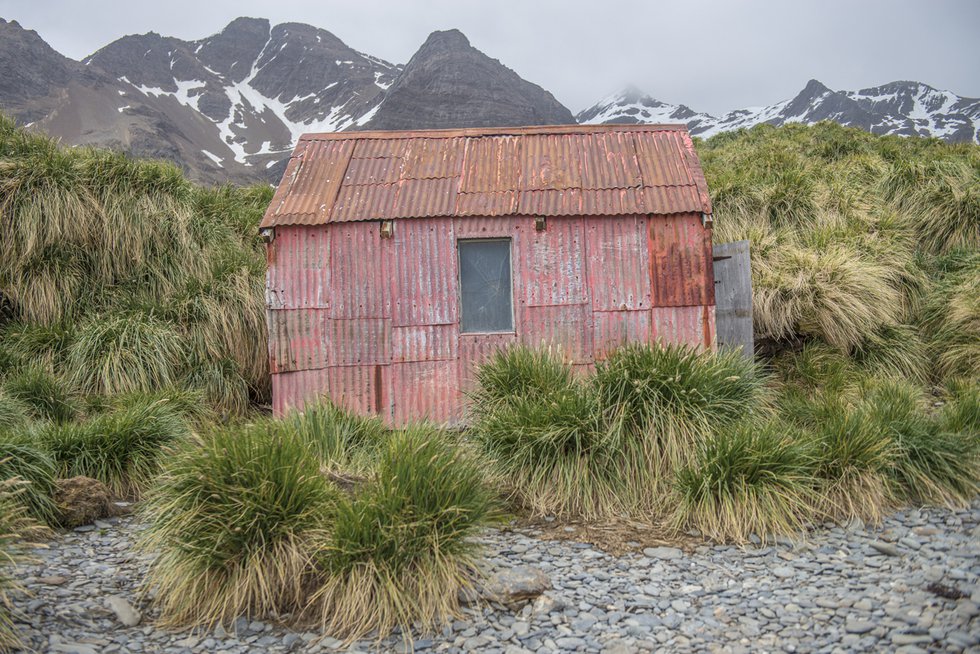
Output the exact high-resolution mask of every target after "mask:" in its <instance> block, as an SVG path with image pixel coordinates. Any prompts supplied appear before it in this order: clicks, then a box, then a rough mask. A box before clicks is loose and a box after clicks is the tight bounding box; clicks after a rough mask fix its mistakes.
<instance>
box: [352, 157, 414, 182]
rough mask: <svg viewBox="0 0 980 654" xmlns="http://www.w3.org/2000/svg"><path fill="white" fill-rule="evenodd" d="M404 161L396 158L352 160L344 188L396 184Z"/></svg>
mask: <svg viewBox="0 0 980 654" xmlns="http://www.w3.org/2000/svg"><path fill="white" fill-rule="evenodd" d="M401 164H402V160H401V159H395V158H390V157H389V158H376V159H357V158H354V159H351V160H350V163H349V164H348V165H347V174H346V175H344V186H345V187H347V186H362V185H374V184H394V183H395V182H397V181H398V177H399V174H400V169H401Z"/></svg>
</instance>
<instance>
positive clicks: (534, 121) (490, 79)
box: [0, 17, 980, 183]
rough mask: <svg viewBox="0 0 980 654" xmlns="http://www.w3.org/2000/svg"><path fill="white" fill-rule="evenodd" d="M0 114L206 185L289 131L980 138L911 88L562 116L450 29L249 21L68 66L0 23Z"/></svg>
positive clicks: (290, 136)
mask: <svg viewBox="0 0 980 654" xmlns="http://www.w3.org/2000/svg"><path fill="white" fill-rule="evenodd" d="M0 109H2V110H3V111H5V112H7V113H9V114H11V115H12V116H13V117H14V118H15V120H17V121H18V122H20V123H21V124H25V125H30V126H31V127H32V128H34V129H38V130H42V131H45V132H47V133H49V134H50V135H52V136H54V137H56V138H58V139H60V140H61V141H62V142H64V143H66V144H68V145H93V146H98V147H109V148H114V149H120V150H124V151H127V152H130V153H131V154H133V155H135V156H142V157H151V158H163V159H169V160H171V161H174V162H177V163H178V164H179V165H181V166H182V167H183V168H184V170H185V172H187V174H188V175H189V176H191V177H192V178H194V179H196V180H198V181H203V182H208V183H223V182H228V181H231V182H236V183H250V182H255V181H266V182H275V181H278V179H279V177H281V175H282V172H283V170H284V164H285V160H286V159H287V158H288V155H289V152H290V151H291V150H292V148H293V146H294V145H295V143H296V141H297V139H298V138H299V136H300V134H302V133H306V132H334V131H342V130H359V129H425V128H449V127H491V126H518V125H542V124H559V123H574V122H580V123H615V122H644V123H663V122H672V123H685V124H686V125H687V126H688V129H689V130H690V131H691V133H692V135H695V136H702V137H710V136H712V135H713V134H717V133H720V132H723V131H729V130H734V129H739V128H742V127H751V126H753V125H757V124H761V123H769V124H777V125H778V124H785V123H787V122H803V123H812V122H817V121H819V120H834V121H836V122H840V123H842V124H845V125H851V126H854V127H859V128H861V129H865V130H867V131H871V132H874V133H889V134H901V135H905V136H913V135H916V136H939V137H940V138H945V139H946V140H949V141H974V142H980V130H978V129H977V127H978V124H980V101H978V100H975V99H971V98H963V97H960V96H958V95H956V94H954V93H951V92H948V91H939V90H937V89H934V88H932V87H930V86H928V85H925V84H921V83H919V82H908V81H896V82H890V83H888V84H883V85H880V86H877V87H869V88H866V89H860V90H858V91H834V90H832V89H830V88H828V87H827V86H826V85H824V84H822V83H821V82H819V81H817V80H810V81H809V82H808V83H807V85H806V86H805V87H804V89H803V90H802V91H800V93H798V94H797V95H796V96H794V97H793V98H790V99H787V100H783V101H781V102H778V103H774V104H772V105H768V106H764V107H750V108H745V109H737V110H734V111H730V112H728V113H726V114H725V115H724V116H721V117H716V116H712V115H710V114H707V113H704V112H698V111H696V110H694V109H692V108H691V107H689V106H687V105H683V104H671V103H667V102H662V101H660V100H657V99H654V98H653V97H652V96H650V95H648V94H646V93H644V92H643V91H641V90H640V89H638V88H636V87H630V88H627V89H625V90H624V91H621V92H619V93H617V94H613V95H612V96H609V97H607V98H605V99H603V100H601V101H599V102H598V103H596V104H595V105H593V106H592V107H589V108H588V109H585V110H583V111H580V112H579V113H578V114H577V115H574V116H573V114H572V112H570V111H569V110H568V109H567V108H566V107H564V106H563V105H562V104H561V103H560V102H559V101H558V100H557V99H555V97H554V96H553V95H552V94H551V93H549V92H548V91H547V90H545V89H544V88H542V87H541V86H539V85H537V84H534V83H532V82H530V81H527V80H525V79H523V78H522V77H521V76H520V75H519V74H518V73H517V72H515V71H514V70H512V69H510V68H508V67H507V66H506V65H504V64H503V63H501V62H500V61H498V60H496V59H493V58H492V57H490V56H488V55H486V54H484V53H483V52H481V51H479V50H478V49H476V48H474V47H473V46H472V45H471V44H470V42H469V40H468V39H467V37H466V36H465V35H464V34H463V33H462V32H460V31H459V30H445V31H436V32H432V33H431V34H430V35H429V37H428V38H427V39H426V40H425V42H424V43H423V44H422V45H421V46H420V47H419V49H418V51H416V53H415V54H414V55H413V56H412V58H411V59H410V60H409V61H408V62H407V63H406V64H404V65H401V64H393V63H391V62H388V61H385V60H383V59H380V58H378V57H374V56H372V55H370V54H366V53H362V52H359V51H357V50H355V49H353V48H351V47H350V46H348V45H347V44H346V43H344V41H343V40H341V39H340V38H339V37H337V36H336V35H334V34H332V33H331V32H329V31H327V30H324V29H321V28H318V27H314V26H311V25H307V24H304V23H295V22H293V23H280V24H277V25H273V24H272V23H271V22H270V21H269V20H268V19H265V18H251V17H239V18H236V19H234V20H232V21H231V22H230V23H228V25H226V26H225V27H224V28H223V29H222V30H220V31H219V32H217V33H215V34H212V35H210V36H207V37H204V38H201V39H196V40H191V41H187V40H182V39H179V38H176V37H170V36H164V35H161V34H158V33H156V32H152V31H151V32H147V33H145V34H131V35H126V36H123V37H120V38H119V39H116V40H114V41H112V42H111V43H108V44H106V45H105V46H103V47H101V48H99V49H98V50H96V51H95V52H93V53H92V54H90V55H89V56H87V57H85V58H83V59H82V60H81V61H75V60H73V59H70V58H68V57H65V56H64V55H62V54H60V53H58V52H57V51H56V50H54V49H53V48H52V47H51V46H50V45H49V44H48V43H47V42H45V41H44V39H43V38H42V37H41V36H40V35H38V34H37V33H36V32H34V31H32V30H28V29H25V28H23V27H22V26H21V25H20V24H19V23H17V22H16V21H6V20H4V19H2V18H0Z"/></svg>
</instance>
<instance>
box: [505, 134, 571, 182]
mask: <svg viewBox="0 0 980 654" xmlns="http://www.w3.org/2000/svg"><path fill="white" fill-rule="evenodd" d="M582 140H583V139H582V137H581V136H577V135H569V134H541V135H536V136H525V137H524V138H523V139H521V141H522V143H521V179H520V186H519V188H520V189H521V190H522V191H526V190H536V189H581V188H582V173H581V170H580V163H579V162H580V161H581V158H582V157H581V153H580V152H581V145H582Z"/></svg>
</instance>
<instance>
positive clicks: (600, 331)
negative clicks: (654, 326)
mask: <svg viewBox="0 0 980 654" xmlns="http://www.w3.org/2000/svg"><path fill="white" fill-rule="evenodd" d="M592 321H593V323H594V324H595V337H594V342H595V358H596V359H597V360H598V359H604V358H605V357H607V356H609V353H610V352H612V351H613V350H615V349H616V348H618V347H620V346H622V345H625V344H626V343H637V342H639V343H643V342H646V341H648V340H649V338H650V311H649V310H647V311H596V312H595V313H593V314H592Z"/></svg>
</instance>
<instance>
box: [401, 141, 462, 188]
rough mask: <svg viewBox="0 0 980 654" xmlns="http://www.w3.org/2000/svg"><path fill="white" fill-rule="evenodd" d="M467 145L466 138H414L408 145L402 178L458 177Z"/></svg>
mask: <svg viewBox="0 0 980 654" xmlns="http://www.w3.org/2000/svg"><path fill="white" fill-rule="evenodd" d="M465 147H466V140H465V139H461V138H448V139H440V138H432V139H413V140H412V141H411V142H410V145H409V147H408V155H407V156H406V157H405V165H404V167H403V168H402V174H401V178H402V179H441V178H447V177H455V178H458V177H459V175H460V171H461V168H462V166H463V152H464V149H465Z"/></svg>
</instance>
